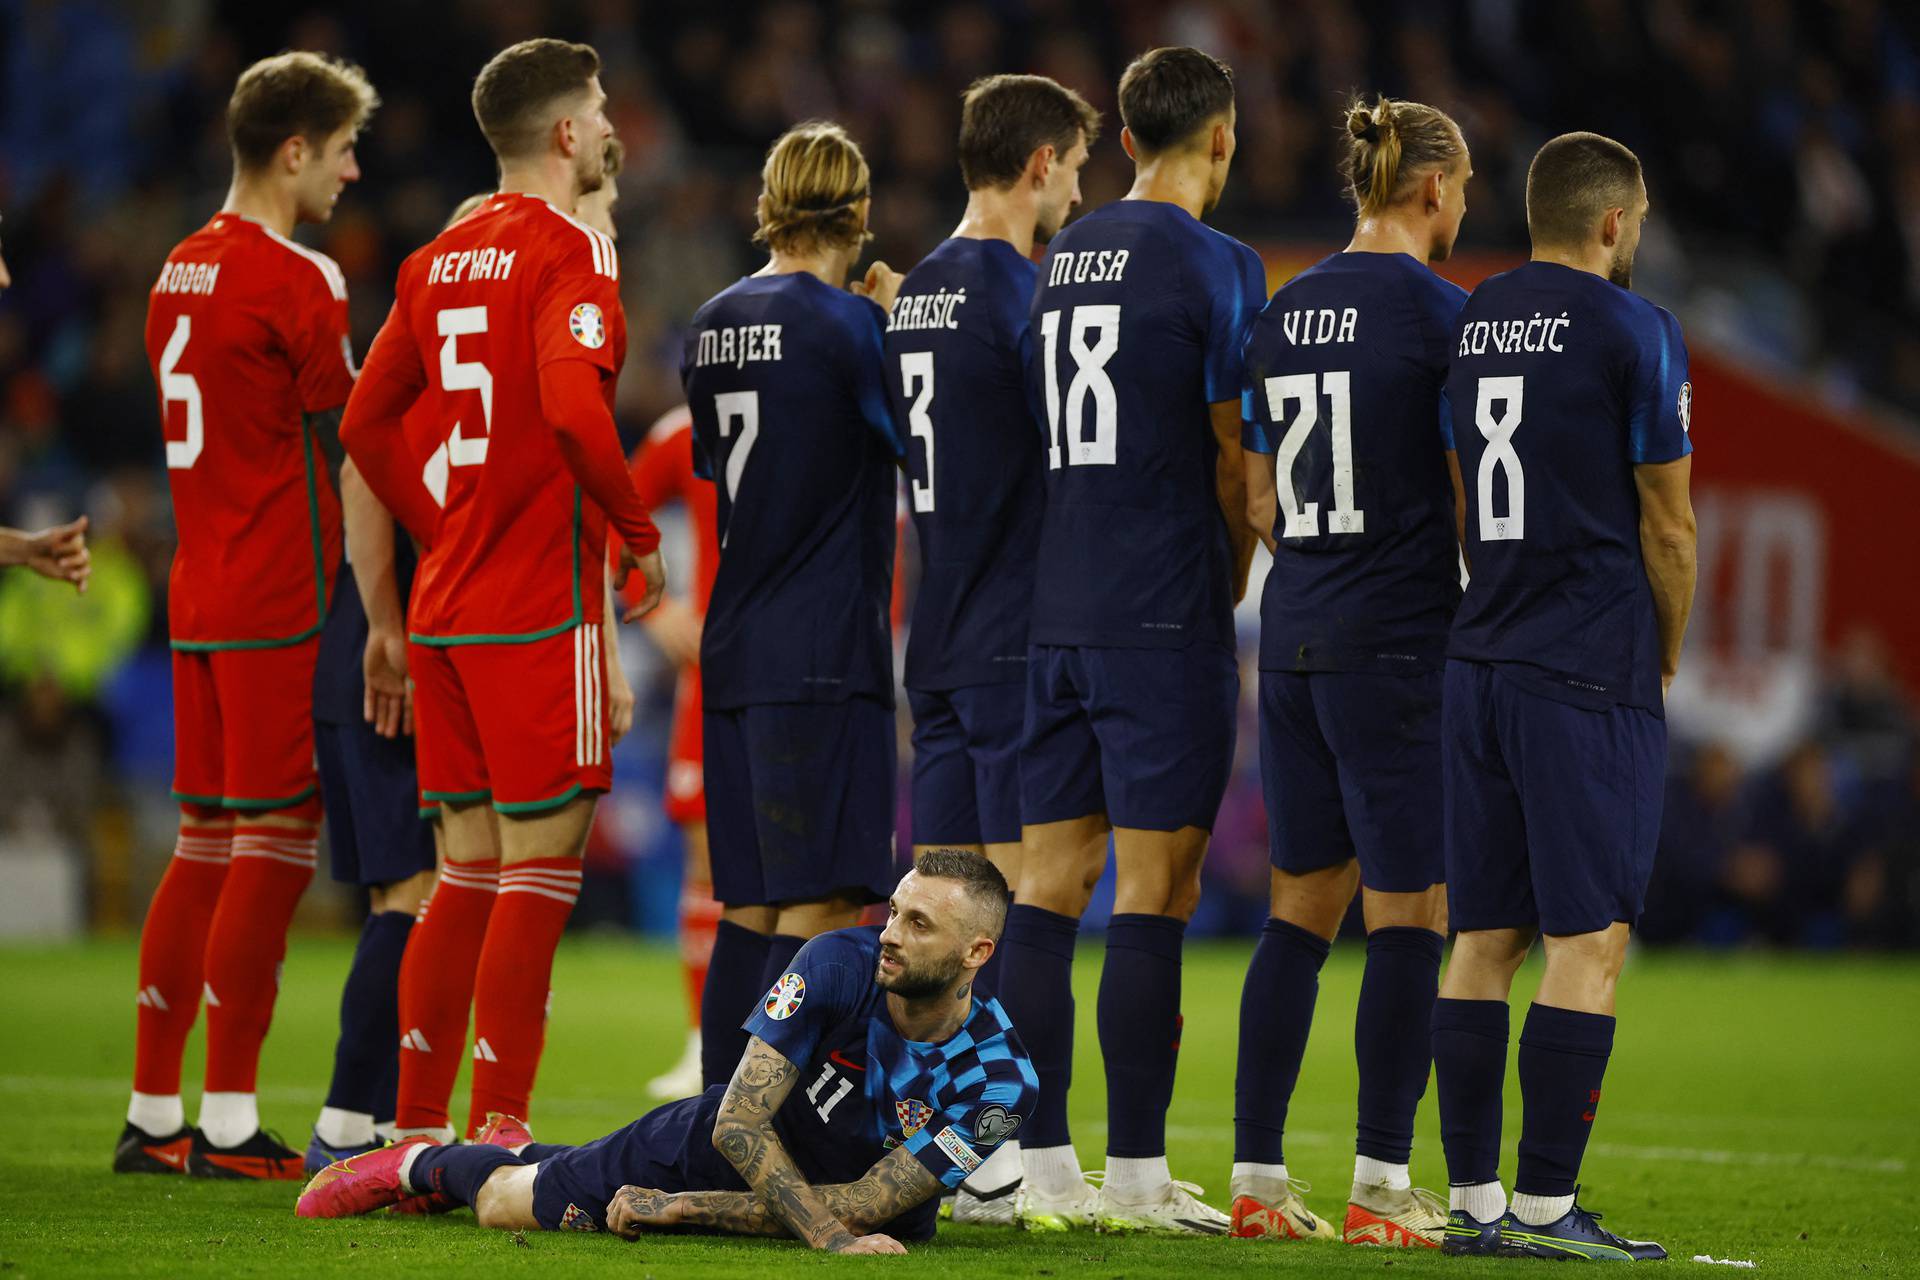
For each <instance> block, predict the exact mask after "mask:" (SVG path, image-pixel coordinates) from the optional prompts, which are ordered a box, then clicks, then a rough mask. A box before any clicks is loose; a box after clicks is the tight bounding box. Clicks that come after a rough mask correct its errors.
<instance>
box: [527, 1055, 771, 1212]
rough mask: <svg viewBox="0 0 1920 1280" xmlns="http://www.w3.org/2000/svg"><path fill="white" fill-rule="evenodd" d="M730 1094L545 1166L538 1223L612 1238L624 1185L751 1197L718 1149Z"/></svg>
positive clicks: (663, 1111) (536, 1182)
mask: <svg viewBox="0 0 1920 1280" xmlns="http://www.w3.org/2000/svg"><path fill="white" fill-rule="evenodd" d="M724 1092H725V1090H724V1089H722V1088H721V1087H720V1086H718V1085H716V1086H714V1087H713V1088H712V1089H710V1090H708V1091H707V1092H706V1093H703V1094H698V1095H696V1096H694V1097H691V1098H682V1099H681V1100H680V1101H678V1102H669V1103H667V1104H666V1105H665V1106H663V1107H655V1108H654V1109H653V1110H652V1111H649V1112H647V1114H646V1115H644V1116H641V1117H640V1118H639V1119H638V1120H635V1121H634V1122H633V1123H632V1124H630V1125H627V1126H626V1127H625V1128H621V1129H616V1130H614V1131H613V1132H612V1133H610V1134H608V1135H607V1136H606V1137H604V1138H596V1139H594V1140H593V1141H592V1142H589V1143H587V1144H586V1145H585V1146H581V1147H568V1148H566V1149H565V1150H563V1151H561V1152H559V1153H558V1154H556V1155H551V1156H547V1157H546V1158H544V1159H542V1160H540V1161H539V1162H538V1163H539V1166H540V1167H539V1169H538V1171H536V1172H535V1174H534V1175H533V1220H534V1221H535V1222H537V1223H539V1224H540V1225H541V1226H542V1227H544V1228H546V1229H547V1230H548V1231H605V1230H606V1229H607V1202H608V1201H610V1200H612V1199H613V1197H614V1193H615V1192H617V1191H619V1190H620V1188H622V1187H625V1186H635V1187H652V1188H654V1189H656V1190H659V1191H745V1190H746V1189H747V1184H746V1183H745V1182H743V1181H741V1179H740V1175H739V1173H737V1172H736V1171H735V1170H734V1167H733V1166H732V1165H731V1164H728V1163H727V1161H726V1160H725V1159H724V1158H723V1157H722V1156H721V1155H720V1154H719V1153H718V1152H716V1151H715V1150H714V1149H713V1120H714V1116H715V1115H716V1114H718V1112H719V1110H720V1098H721V1096H722V1095H723V1094H724ZM528 1154H529V1155H531V1154H532V1153H531V1152H529V1153H528Z"/></svg>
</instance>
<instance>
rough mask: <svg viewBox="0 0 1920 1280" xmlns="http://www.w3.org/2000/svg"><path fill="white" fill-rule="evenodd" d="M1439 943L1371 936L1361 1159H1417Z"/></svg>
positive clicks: (1407, 932)
mask: <svg viewBox="0 0 1920 1280" xmlns="http://www.w3.org/2000/svg"><path fill="white" fill-rule="evenodd" d="M1442 941H1443V940H1442V938H1441V937H1440V935H1439V934H1437V933H1435V932H1434V931H1433V930H1431V929H1418V928H1394V929H1375V930H1374V931H1373V932H1372V933H1369V934H1368V935H1367V967H1366V971H1365V973H1364V974H1363V975H1362V977H1361V979H1360V1006H1359V1009H1358V1011H1357V1013H1356V1015H1355V1017H1354V1023H1353V1049H1354V1056H1355V1058H1356V1060H1357V1061H1358V1062H1359V1064H1360V1109H1359V1129H1358V1140H1357V1141H1356V1142H1355V1144H1354V1151H1355V1152H1356V1153H1357V1154H1359V1155H1363V1156H1367V1157H1369V1158H1371V1159H1374V1160H1383V1161H1385V1162H1386V1163H1388V1164H1405V1163H1407V1160H1408V1157H1409V1156H1410V1155H1411V1154H1412V1152H1413V1113H1414V1112H1415V1111H1417V1110H1419V1107H1420V1095H1422V1094H1424V1093H1425V1092H1426V1091H1427V1072H1428V1070H1429V1068H1430V1067H1431V1066H1432V1064H1433V1037H1432V1036H1431V1035H1425V1034H1422V1031H1423V1029H1426V1028H1430V1027H1431V1026H1432V1025H1433V1003H1434V999H1435V997H1436V996H1437V995H1438V994H1439V991H1440V947H1441V943H1442ZM1241 1016H1242V1018H1243V1019H1244V1018H1245V1015H1244V1014H1242V1015H1241ZM1303 1039H1304V1037H1303ZM1503 1069H1504V1068H1503Z"/></svg>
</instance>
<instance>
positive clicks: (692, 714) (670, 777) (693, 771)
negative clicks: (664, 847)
mask: <svg viewBox="0 0 1920 1280" xmlns="http://www.w3.org/2000/svg"><path fill="white" fill-rule="evenodd" d="M700 710H701V699H700V668H699V667H697V666H694V667H687V668H685V669H683V670H682V671H681V672H680V684H679V687H678V688H677V689H676V690H675V691H674V698H673V741H672V743H671V744H670V745H669V746H668V748H667V821H668V822H671V823H673V824H674V825H675V826H685V825H686V824H687V823H689V822H705V821H706V820H707V774H706V768H705V766H704V765H703V764H702V763H701V761H702V760H703V758H704V756H703V749H702V746H701V742H702V734H701V732H700V726H701V723H702V721H701V716H700Z"/></svg>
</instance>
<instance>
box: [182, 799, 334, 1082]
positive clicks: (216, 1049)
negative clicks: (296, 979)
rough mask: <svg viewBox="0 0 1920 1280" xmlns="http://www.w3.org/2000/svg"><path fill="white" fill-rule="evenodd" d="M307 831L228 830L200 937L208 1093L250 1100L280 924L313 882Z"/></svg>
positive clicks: (275, 975)
mask: <svg viewBox="0 0 1920 1280" xmlns="http://www.w3.org/2000/svg"><path fill="white" fill-rule="evenodd" d="M318 843H319V834H318V832H317V831H316V830H315V829H314V828H312V827H306V828H298V829H296V828H288V827H246V826H236V827H235V828H234V829H233V855H232V864H231V866H230V867H229V869H228V871H227V882H226V885H225V887H224V888H223V889H222V890H221V892H220V905H219V908H218V909H217V910H215V911H214V913H213V923H212V926H211V927H210V928H209V929H208V931H207V936H206V950H207V954H206V961H205V964H206V979H205V981H206V988H205V989H206V998H207V1077H206V1088H207V1092H209V1093H252V1092H253V1091H254V1083H255V1077H256V1076H257V1074H258V1072H259V1068H260V1046H261V1045H262V1044H263V1043H264V1042H265V1041H266V1038H267V1026H268V1024H269V1023H271V1022H272V1021H273V1001H274V997H275V996H276V995H278V994H279V990H280V963H281V961H283V960H285V959H286V956H287V925H288V924H289V923H290V922H291V921H292V920H293V911H294V908H295V907H296V906H298V905H299V902H300V895H301V894H302V893H304V892H305V891H306V888H307V883H308V882H309V881H311V880H312V879H313V868H314V863H315V861H316V858H317V846H318Z"/></svg>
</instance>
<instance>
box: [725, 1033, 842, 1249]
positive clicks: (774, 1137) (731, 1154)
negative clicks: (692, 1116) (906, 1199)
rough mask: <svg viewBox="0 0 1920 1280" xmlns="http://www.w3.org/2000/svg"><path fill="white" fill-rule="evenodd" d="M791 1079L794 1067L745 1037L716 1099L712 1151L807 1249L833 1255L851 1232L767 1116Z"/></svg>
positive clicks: (761, 1042)
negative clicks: (730, 1075) (797, 1163)
mask: <svg viewBox="0 0 1920 1280" xmlns="http://www.w3.org/2000/svg"><path fill="white" fill-rule="evenodd" d="M797 1078H798V1073H797V1071H796V1069H795V1067H794V1065H793V1064H792V1063H791V1062H789V1061H787V1059H786V1058H785V1057H784V1056H782V1055H781V1054H780V1053H779V1051H777V1050H776V1049H774V1048H773V1047H772V1046H771V1045H769V1044H768V1043H767V1042H766V1041H764V1040H762V1039H761V1038H760V1037H759V1036H753V1037H751V1038H750V1039H749V1040H748V1041H747V1051H746V1053H744V1054H743V1055H741V1058H740V1065H739V1066H738V1067H736V1068H735V1069H734V1072H733V1079H732V1080H731V1081H730V1082H728V1084H727V1092H726V1096H725V1097H724V1098H722V1099H721V1101H720V1113H719V1115H718V1117H717V1118H716V1119H715V1121H714V1125H713V1147H714V1150H716V1151H718V1152H719V1153H720V1154H721V1155H722V1156H725V1157H726V1159H727V1162H728V1163H729V1164H731V1165H732V1166H733V1167H734V1168H735V1169H737V1170H738V1171H739V1173H740V1176H741V1177H742V1178H743V1179H745V1180H746V1184H747V1185H748V1186H749V1187H752V1188H753V1191H754V1194H755V1195H756V1196H757V1197H758V1198H759V1199H760V1200H761V1201H763V1202H764V1203H765V1205H766V1207H767V1209H768V1211H769V1212H770V1213H771V1214H772V1216H773V1217H774V1218H777V1219H778V1220H779V1221H780V1222H782V1223H784V1224H785V1225H786V1228H787V1230H789V1231H791V1232H792V1233H793V1234H794V1235H795V1236H797V1237H798V1238H800V1239H802V1240H804V1241H806V1242H807V1244H808V1245H809V1246H810V1247H812V1248H815V1249H825V1250H828V1251H830V1252H838V1251H839V1250H841V1249H844V1248H846V1247H848V1246H849V1245H851V1244H852V1243H853V1242H854V1240H855V1238H856V1237H855V1236H854V1233H853V1232H851V1231H849V1230H847V1225H846V1223H844V1222H842V1221H841V1220H840V1219H839V1218H838V1217H837V1216H835V1214H834V1212H833V1210H832V1209H831V1208H830V1207H829V1206H828V1204H827V1201H826V1198H825V1197H824V1196H822V1195H821V1194H820V1192H819V1190H818V1189H817V1188H815V1187H812V1186H809V1185H808V1183H807V1180H806V1178H805V1177H803V1176H802V1175H801V1173H800V1170H799V1169H798V1168H797V1167H796V1166H795V1165H794V1163H793V1158H792V1157H791V1156H789V1155H788V1154H787V1149H786V1148H785V1147H784V1146H782V1145H781V1142H780V1137H779V1135H778V1134H776V1133H775V1132H774V1130H773V1117H774V1116H775V1115H776V1114H777V1113H778V1112H779V1110H780V1107H781V1105H782V1104H783V1103H785V1102H786V1100H787V1095H788V1094H789V1093H791V1092H793V1086H794V1082H795V1080H796V1079H797Z"/></svg>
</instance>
